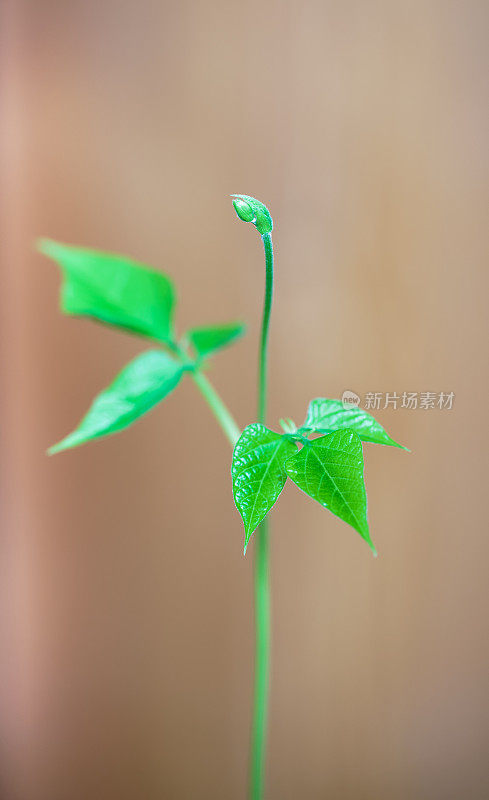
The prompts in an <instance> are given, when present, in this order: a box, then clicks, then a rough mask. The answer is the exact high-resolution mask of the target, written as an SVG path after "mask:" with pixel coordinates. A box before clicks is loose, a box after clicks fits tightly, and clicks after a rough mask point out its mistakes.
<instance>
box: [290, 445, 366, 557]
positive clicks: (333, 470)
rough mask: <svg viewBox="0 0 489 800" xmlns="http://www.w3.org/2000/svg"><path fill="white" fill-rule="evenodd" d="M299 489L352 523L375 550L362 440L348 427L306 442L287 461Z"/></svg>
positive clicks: (292, 477) (291, 476)
mask: <svg viewBox="0 0 489 800" xmlns="http://www.w3.org/2000/svg"><path fill="white" fill-rule="evenodd" d="M285 469H286V472H287V475H288V476H289V478H291V479H292V480H293V481H294V483H296V484H297V486H298V487H299V489H302V491H303V492H305V493H306V494H308V495H309V497H312V498H313V500H317V502H318V503H321V505H322V506H324V507H325V508H327V509H329V511H331V512H332V513H333V514H336V516H337V517H340V519H342V520H344V521H345V522H348V524H349V525H352V526H353V528H355V530H357V531H358V533H359V534H360V535H361V536H363V538H364V539H365V541H366V542H368V544H369V545H370V547H371V548H372V550H373V551H374V553H375V548H374V546H373V544H372V540H371V538H370V534H369V530H368V522H367V494H366V492H365V483H364V480H363V452H362V443H361V441H360V439H359V437H358V435H357V434H356V433H355V431H352V430H349V429H345V430H341V431H335V432H334V433H330V434H329V435H328V436H321V437H320V438H318V439H314V440H313V441H312V442H310V443H309V444H305V445H304V447H303V448H302V450H300V452H298V453H295V454H294V455H293V456H292V457H291V458H289V459H288V461H287V462H286V464H285Z"/></svg>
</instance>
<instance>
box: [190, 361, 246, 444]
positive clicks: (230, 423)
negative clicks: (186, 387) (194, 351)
mask: <svg viewBox="0 0 489 800" xmlns="http://www.w3.org/2000/svg"><path fill="white" fill-rule="evenodd" d="M191 375H192V378H193V381H194V383H195V384H196V385H197V387H198V388H199V390H200V392H201V394H202V395H203V397H204V399H205V401H206V403H207V404H208V405H209V407H210V409H211V411H212V413H213V414H214V416H215V418H216V419H217V421H218V423H219V425H220V426H221V428H222V429H223V431H224V434H225V436H226V437H227V439H228V440H229V442H230V444H231V447H234V445H235V444H236V442H237V441H238V439H239V437H240V435H241V431H240V429H239V428H238V426H237V424H236V422H235V420H234V417H233V416H232V414H231V412H230V411H229V409H228V407H227V406H226V405H225V404H224V403H223V401H222V400H221V398H220V397H219V395H218V393H217V392H216V390H215V389H214V387H213V385H212V384H211V383H210V381H208V380H207V378H206V376H205V375H204V374H203V373H202V372H199V371H198V370H196V371H195V372H192V373H191Z"/></svg>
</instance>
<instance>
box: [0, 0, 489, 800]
mask: <svg viewBox="0 0 489 800" xmlns="http://www.w3.org/2000/svg"><path fill="white" fill-rule="evenodd" d="M488 16H489V14H488V6H487V3H485V2H482V0H481V2H465V3H460V2H455V1H454V2H449V1H447V2H443V1H441V0H440V2H435V0H422V1H420V2H408V3H405V2H403V3H401V2H387V0H386V2H370V3H362V2H358V0H357V1H356V2H340V1H339V0H334V1H333V2H324V0H323V2H304V3H301V2H288V3H279V2H267V3H265V2H260V3H258V2H253V0H247V1H246V2H242V3H239V4H238V3H224V2H213V1H212V0H210V1H208V2H178V3H176V2H175V3H172V2H165V0H161V1H160V2H151V1H150V0H142V1H141V2H139V3H135V2H134V3H131V2H128V1H127V0H126V1H125V2H115V0H98V2H94V1H93V0H71V2H69V3H66V2H61V1H60V0H57V1H55V0H51V1H50V0H45V1H44V2H42V0H37V2H34V0H4V2H3V5H2V20H1V22H2V25H1V43H0V44H1V48H0V49H1V56H0V58H1V62H2V64H1V66H2V79H1V80H2V86H1V89H2V91H1V97H0V106H1V117H2V123H1V124H2V133H1V137H2V138H1V153H2V167H1V170H2V171H1V186H2V214H1V227H2V236H1V250H2V293H1V303H2V327H3V332H2V342H1V344H2V351H3V359H2V366H1V375H0V378H1V382H2V444H1V457H0V458H1V465H2V502H1V515H2V519H3V528H2V531H3V532H2V537H1V548H0V550H1V561H0V597H1V606H0V607H1V621H2V634H1V635H2V641H1V653H2V656H1V671H2V672H1V680H0V700H1V715H0V734H1V749H0V752H1V761H2V769H1V773H2V781H3V788H2V790H1V792H0V794H1V797H2V798H6V800H86V798H96V799H97V800H115V799H116V798H117V800H126V798H127V800H135V799H136V798H144V800H153V799H155V800H156V798H158V800H159V799H160V798H168V799H169V800H173V798H175V800H187V799H190V798H199V800H200V799H204V798H213V799H214V798H226V799H227V798H230V799H232V800H234V799H235V798H236V800H243V799H244V797H245V786H246V771H247V748H248V727H249V722H250V700H251V671H252V555H253V554H252V552H250V553H249V555H248V557H247V558H246V559H243V556H242V530H241V525H240V520H239V518H238V515H237V513H236V511H235V509H234V506H233V501H232V495H231V484H230V479H229V466H230V456H231V454H230V449H229V445H228V444H227V442H226V440H225V439H224V437H223V435H222V433H221V432H220V430H219V429H218V428H217V427H216V425H215V423H214V421H213V419H212V418H211V416H210V414H209V412H208V410H207V408H206V407H205V406H204V404H203V403H202V402H201V400H200V398H199V396H198V395H197V394H196V392H195V389H194V387H193V386H192V385H191V383H190V382H189V383H188V384H187V383H185V385H183V386H181V387H180V388H179V390H178V392H177V393H175V395H174V396H172V397H171V398H170V399H169V400H168V401H167V402H165V403H164V404H163V405H162V406H161V407H159V408H158V409H157V410H156V411H155V412H154V413H153V414H151V415H150V416H149V417H148V418H146V419H144V420H142V421H141V422H139V423H138V424H137V425H135V426H134V427H133V428H132V429H131V430H129V431H127V432H124V433H122V434H120V435H118V436H115V437H112V438H110V439H107V440H106V441H104V442H100V443H98V444H93V445H91V446H87V447H85V448H82V449H80V450H75V451H73V452H70V453H67V454H64V455H60V456H56V457H54V458H52V459H48V458H46V456H45V454H44V453H45V449H46V447H47V446H48V445H50V444H52V443H53V442H54V441H57V440H58V439H59V438H61V436H63V435H64V434H65V433H67V432H68V431H69V430H70V429H71V428H72V427H73V426H74V425H75V423H76V422H77V421H78V420H79V418H80V417H81V415H82V414H83V413H84V411H85V410H86V409H87V406H88V404H89V403H90V401H91V398H92V397H93V395H94V394H95V393H96V392H97V391H99V390H100V389H101V388H102V387H104V386H105V385H106V384H107V383H108V382H109V381H110V380H111V379H112V377H113V376H114V375H115V373H116V372H117V371H118V370H119V369H120V368H121V367H122V366H123V364H125V363H126V362H127V361H128V360H129V359H130V357H132V356H133V355H134V354H136V353H137V352H139V351H141V350H142V349H144V347H145V346H146V345H145V343H144V342H138V341H136V340H135V339H131V338H130V337H127V336H124V335H122V334H118V333H117V332H114V331H110V330H106V329H103V328H101V327H97V326H96V325H94V324H91V323H89V322H86V321H78V320H73V319H71V320H70V319H68V318H63V317H62V316H61V315H60V314H59V312H58V309H57V305H58V289H59V276H58V274H57V271H56V269H55V267H54V266H53V265H52V264H50V263H49V262H48V261H47V260H45V259H43V258H42V257H40V256H38V255H36V254H35V252H33V246H32V245H33V241H34V240H35V238H36V237H37V236H39V235H49V236H52V237H54V238H58V239H61V240H62V241H68V242H73V243H78V244H83V245H87V246H93V247H99V248H104V249H107V250H115V251H120V252H125V253H128V254H130V255H132V256H133V257H135V258H138V259H140V260H142V261H146V262H147V263H149V264H152V265H155V266H157V267H160V268H161V269H163V270H165V271H167V272H168V273H170V274H171V275H172V276H173V277H174V278H175V280H176V281H177V284H178V287H179V294H180V298H181V302H180V308H179V312H178V322H179V325H180V327H181V329H183V328H184V327H185V326H186V325H188V324H191V323H192V324H199V323H206V322H212V321H218V320H219V321H221V320H222V321H225V320H231V319H234V318H243V319H246V320H247V321H248V322H249V325H250V328H249V335H248V336H247V338H246V339H245V340H243V341H242V342H241V343H240V344H239V345H237V346H236V347H234V348H231V349H230V350H228V351H226V352H225V353H223V354H222V355H220V356H219V357H218V358H216V360H215V365H214V367H213V369H212V373H211V379H212V380H213V381H214V382H215V384H216V386H217V387H218V389H219V390H220V391H221V392H222V394H223V396H224V397H225V399H226V400H227V401H228V403H229V404H230V406H231V407H232V409H233V410H234V412H235V414H236V417H237V419H238V421H239V423H240V424H241V425H243V426H244V425H245V424H246V423H248V422H250V421H252V420H253V418H254V413H255V411H254V405H255V404H254V391H255V372H256V351H257V337H258V327H259V317H260V312H261V303H262V292H263V281H264V275H263V266H262V253H261V246H260V241H259V237H258V236H257V235H256V232H255V231H254V230H252V229H251V227H250V226H245V225H243V224H242V223H240V222H238V221H237V220H236V218H235V215H234V212H233V209H232V207H231V204H230V200H229V197H228V195H229V194H230V193H231V192H243V193H248V194H252V195H255V196H257V197H258V198H260V199H262V200H263V201H264V202H266V203H267V204H268V205H269V207H270V209H271V211H272V214H273V217H274V219H275V234H274V237H275V242H276V295H275V307H274V317H273V321H272V335H271V400H270V413H269V421H270V424H271V425H272V426H273V427H276V426H277V422H278V418H279V417H281V416H284V415H287V416H291V417H293V418H294V419H295V420H296V421H297V422H300V421H301V420H302V419H303V415H304V413H305V409H306V405H307V403H308V401H309V399H310V398H311V397H314V396H318V395H323V396H330V397H337V396H341V393H342V392H343V390H344V389H352V390H354V391H356V392H358V393H359V394H360V395H362V396H363V395H365V393H366V392H368V391H379V392H386V391H397V392H398V393H402V392H403V391H417V392H425V391H437V392H439V391H441V390H443V391H446V392H450V391H454V392H455V395H456V396H455V404H454V408H453V410H452V411H448V410H444V411H439V410H431V411H421V410H416V411H406V410H399V409H398V410H397V411H394V410H386V411H381V412H379V413H378V416H379V418H380V419H381V421H382V422H383V423H384V424H385V425H386V427H387V428H388V430H389V431H391V432H392V434H393V435H394V436H395V437H396V438H397V439H399V440H400V441H402V442H405V443H406V444H408V445H409V446H410V447H411V448H412V450H413V452H412V454H405V453H403V452H402V451H397V450H389V449H387V448H381V447H379V448H375V447H374V446H370V447H367V448H366V462H367V466H366V472H367V485H368V489H369V509H370V520H371V528H372V532H373V538H374V541H375V543H376V545H377V548H378V550H379V553H380V557H379V558H378V559H377V560H374V559H373V558H372V557H371V555H370V553H369V550H368V548H367V547H366V545H365V544H364V543H362V541H361V540H360V538H359V537H358V536H357V535H356V534H355V533H354V531H352V530H351V529H349V528H348V527H346V526H345V525H344V524H342V523H340V522H339V521H337V520H336V519H335V518H333V517H332V516H331V515H329V514H327V513H326V512H325V511H324V510H322V509H321V508H320V507H319V506H315V505H314V504H313V503H312V502H306V499H305V498H304V496H302V495H300V494H299V492H298V491H297V490H296V489H295V488H294V487H293V486H292V485H290V486H288V487H287V488H286V491H285V492H284V495H283V497H282V499H281V502H280V503H279V505H278V507H277V509H276V510H275V511H274V512H273V526H274V533H273V545H272V551H273V552H272V556H273V619H274V641H273V647H274V650H273V691H272V700H271V719H270V751H269V768H268V788H269V791H268V797H269V798H270V800H297V799H298V798H301V799H302V798H304V800H323V799H324V800H326V799H329V798H335V799H337V798H339V799H340V800H350V798H352V799H353V798H355V800H374V799H375V800H384V799H385V800H411V798H416V799H417V800H422V799H423V798H429V799H430V800H435V799H436V800H438V798H440V799H441V798H443V800H451V799H452V798H453V799H454V800H455V799H456V798H462V797H463V798H469V797H470V798H476V799H477V800H481V799H482V798H486V797H487V796H489V767H488V757H487V756H488V735H489V699H488V674H489V642H488V634H487V621H486V615H487V606H488V600H489V586H488V580H487V572H488V568H487V561H488V557H489V543H488V539H487V515H486V511H485V508H486V503H485V494H486V493H487V488H486V482H485V476H484V467H486V468H487V458H486V455H485V451H484V444H485V442H484V435H485V433H486V420H487V413H486V404H487V397H488V390H489V385H488V380H487V370H486V367H487V363H486V362H487V348H486V344H487V319H486V318H487V291H488V288H489V286H488V279H487V264H486V263H485V259H484V256H485V254H486V245H487V237H486V227H487V223H486V211H487V207H488V191H487V187H488V165H489V159H488V153H487V133H488V124H487V123H488V111H487V106H486V103H485V100H486V98H485V91H484V90H485V88H486V80H487V68H488V61H489V58H488V55H487V36H488V27H487V25H488Z"/></svg>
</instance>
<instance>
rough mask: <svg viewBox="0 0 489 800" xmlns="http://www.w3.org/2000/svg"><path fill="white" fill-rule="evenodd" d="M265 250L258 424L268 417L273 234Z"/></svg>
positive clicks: (267, 238)
mask: <svg viewBox="0 0 489 800" xmlns="http://www.w3.org/2000/svg"><path fill="white" fill-rule="evenodd" d="M262 239H263V247H264V248H265V270H266V276H265V302H264V304H263V318H262V326H261V338H260V364H259V374H258V422H265V419H266V415H267V386H268V329H269V326H270V313H271V310H272V297H273V244H272V235H271V233H265V234H264V235H263V236H262Z"/></svg>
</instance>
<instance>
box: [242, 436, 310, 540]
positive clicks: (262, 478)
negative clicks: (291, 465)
mask: <svg viewBox="0 0 489 800" xmlns="http://www.w3.org/2000/svg"><path fill="white" fill-rule="evenodd" d="M295 452H296V446H295V445H294V444H293V443H292V442H291V441H290V439H287V438H285V437H283V436H281V435H280V434H279V433H275V431H271V430H269V429H268V428H266V427H265V426H264V425H260V424H258V423H255V424H253V425H248V426H247V427H246V428H245V429H244V431H243V433H242V434H241V436H240V437H239V439H238V441H237V442H236V446H235V448H234V453H233V464H232V467H231V475H232V478H233V494H234V502H235V503H236V507H237V509H238V511H239V513H240V514H241V517H242V519H243V523H244V529H245V547H244V550H245V553H246V548H247V546H248V542H249V541H250V538H251V535H252V533H253V531H254V530H255V529H256V527H257V526H258V525H259V524H260V522H261V521H262V520H263V519H264V518H265V517H266V515H267V514H268V512H269V511H270V509H271V508H272V506H273V504H274V503H275V501H276V499H277V497H278V496H279V494H280V492H281V491H282V489H283V488H284V484H285V481H286V480H287V474H286V472H285V466H284V464H285V461H286V460H287V458H289V457H290V456H291V455H292V454H293V453H295Z"/></svg>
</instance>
